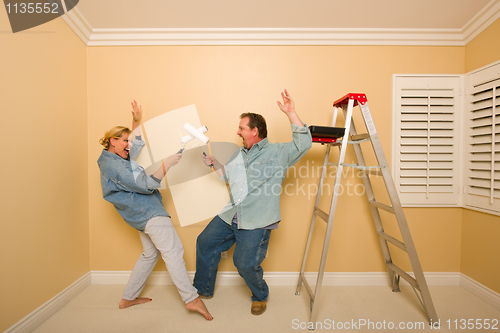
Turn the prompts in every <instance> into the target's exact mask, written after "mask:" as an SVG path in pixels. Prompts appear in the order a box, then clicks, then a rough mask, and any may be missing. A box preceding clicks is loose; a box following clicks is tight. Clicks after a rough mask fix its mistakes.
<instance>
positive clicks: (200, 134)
mask: <svg viewBox="0 0 500 333" xmlns="http://www.w3.org/2000/svg"><path fill="white" fill-rule="evenodd" d="M182 128H184V130H185V131H186V132H188V133H189V135H186V136H182V135H181V143H182V146H183V147H184V146H185V145H186V143H188V142H189V141H191V140H193V139H195V138H196V139H198V140H200V141H201V142H203V144H207V143H208V142H209V141H210V139H209V138H208V136H206V135H205V134H204V133H206V132H207V131H208V128H207V127H206V126H202V127H200V128H198V129H196V128H194V127H193V126H192V125H191V124H189V123H185V124H184V125H182ZM179 133H180V131H179ZM200 149H201V147H200ZM183 150H184V148H182V149H181V150H179V151H178V153H181V152H182V151H183ZM201 151H202V152H203V156H207V154H205V152H204V151H203V149H201ZM210 166H211V167H213V164H210Z"/></svg>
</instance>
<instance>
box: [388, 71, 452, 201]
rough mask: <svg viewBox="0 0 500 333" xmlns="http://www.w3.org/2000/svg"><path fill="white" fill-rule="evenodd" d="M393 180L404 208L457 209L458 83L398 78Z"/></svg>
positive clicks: (431, 79)
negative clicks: (449, 206)
mask: <svg viewBox="0 0 500 333" xmlns="http://www.w3.org/2000/svg"><path fill="white" fill-rule="evenodd" d="M398 79H401V80H398V81H399V87H398V90H397V91H396V94H397V96H396V101H397V102H396V103H397V104H396V105H395V106H396V109H399V110H397V111H396V117H395V118H396V123H395V126H396V131H395V132H396V137H395V140H396V143H395V146H396V147H395V148H396V154H395V156H394V158H395V159H396V160H395V162H396V163H395V169H394V174H395V177H394V180H395V183H396V187H397V189H398V191H399V192H400V198H401V202H402V203H403V205H404V206H434V205H457V204H458V187H457V182H458V173H457V172H458V168H457V165H458V143H457V142H456V141H457V140H456V139H457V130H458V125H459V124H458V123H459V121H458V114H459V112H458V109H459V104H460V101H459V87H460V84H459V83H460V81H459V78H457V77H453V78H447V77H431V78H429V77H404V78H398Z"/></svg>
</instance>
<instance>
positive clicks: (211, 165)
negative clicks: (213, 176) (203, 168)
mask: <svg viewBox="0 0 500 333" xmlns="http://www.w3.org/2000/svg"><path fill="white" fill-rule="evenodd" d="M203 156H205V157H208V156H207V154H205V152H203ZM204 160H205V161H206V159H204ZM210 162H212V158H210ZM205 164H206V162H205ZM207 166H209V167H211V168H213V167H214V164H213V163H210V165H208V164H207Z"/></svg>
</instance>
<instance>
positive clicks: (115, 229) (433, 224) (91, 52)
mask: <svg viewBox="0 0 500 333" xmlns="http://www.w3.org/2000/svg"><path fill="white" fill-rule="evenodd" d="M463 66H464V48H463V47H410V46H408V47H394V46H372V47H371V46H366V47H363V46H350V47H349V46H165V47H94V48H89V49H88V103H89V217H90V248H91V269H92V270H131V269H132V267H133V265H134V263H135V261H136V260H137V257H138V256H139V254H140V252H141V245H140V241H139V238H138V236H137V234H136V232H135V231H134V230H133V229H132V228H130V227H128V226H127V225H126V224H125V223H124V222H123V220H122V219H121V218H120V216H119V215H118V213H116V211H115V210H114V208H113V207H112V206H111V204H109V203H107V202H105V201H104V200H103V199H102V196H101V189H100V182H99V170H98V168H97V165H96V160H97V158H98V157H99V154H100V151H101V147H100V146H99V144H98V142H97V141H98V140H99V138H100V137H101V136H102V135H103V133H104V131H105V130H107V129H109V128H110V127H112V126H115V125H118V124H122V125H129V123H130V104H129V103H130V101H131V100H132V99H136V100H137V101H139V103H141V104H142V105H143V106H144V109H145V111H144V121H146V120H148V119H151V118H153V117H155V116H157V115H160V114H162V113H164V112H167V111H169V110H173V109H176V108H179V107H182V106H185V105H189V104H193V103H195V104H196V106H197V109H198V112H199V115H200V119H201V123H202V124H204V125H206V126H208V128H209V135H210V138H211V140H212V141H228V142H234V143H237V144H240V139H239V138H238V137H237V135H236V130H237V124H238V121H239V119H238V115H239V114H240V113H241V112H244V111H254V112H259V113H262V114H263V115H264V116H265V117H266V119H267V121H268V124H269V133H270V134H269V138H270V141H288V140H290V138H291V134H290V128H289V123H288V120H287V118H286V117H285V116H284V115H283V114H282V113H281V111H280V110H279V109H278V107H277V105H276V100H277V99H279V98H280V91H281V90H282V89H283V88H287V89H288V90H289V92H290V93H291V94H292V96H293V97H294V99H295V102H296V106H297V111H298V113H299V115H300V117H301V118H302V120H303V121H304V122H306V123H307V124H308V125H312V124H315V125H328V124H329V123H330V121H331V117H332V111H333V108H332V102H333V101H334V100H335V99H336V98H339V97H341V96H343V95H344V94H346V93H348V92H364V93H366V94H367V96H368V101H369V105H370V108H371V110H372V113H373V117H374V120H375V123H376V125H377V129H378V131H379V133H381V134H380V135H381V140H382V143H383V145H384V149H385V152H386V154H387V155H388V157H389V158H390V153H391V140H392V139H391V121H392V120H391V119H392V118H391V117H392V111H391V110H392V75H393V74H394V73H417V74H418V73H444V74H456V73H463ZM323 154H324V147H322V146H320V145H314V147H313V148H312V149H311V150H310V151H309V152H308V153H307V154H306V155H305V157H304V158H303V159H302V160H301V161H300V162H299V163H298V165H296V166H295V169H294V170H295V173H297V175H295V176H294V175H293V174H292V172H291V176H290V177H289V178H288V179H287V180H286V184H289V183H291V184H292V185H293V186H290V187H288V193H287V194H288V195H284V196H283V197H282V200H281V202H282V215H283V216H282V217H283V222H282V223H281V225H280V228H279V229H278V230H276V231H273V234H272V236H271V238H272V241H271V243H270V251H269V257H268V258H267V259H266V260H265V262H264V268H265V270H267V271H295V272H296V271H298V270H299V269H300V263H301V260H302V253H303V249H304V244H305V241H306V234H307V230H308V228H309V222H310V214H311V211H312V208H313V200H314V194H315V193H314V192H312V193H311V194H309V192H308V186H310V185H311V186H313V185H314V186H315V184H316V183H317V177H318V173H317V172H316V173H315V174H312V171H311V170H312V169H315V168H317V167H318V166H319V165H320V164H321V163H322V158H323ZM353 158H354V156H353V154H352V153H349V155H348V157H347V159H348V160H352V159H353ZM299 170H302V174H300V173H298V171H299ZM306 170H309V172H306ZM347 180H349V181H350V185H349V184H347V183H346V184H345V187H346V191H347V190H348V187H349V186H351V187H352V190H353V189H354V188H353V186H354V185H355V184H357V183H358V180H357V179H356V178H355V177H354V178H352V176H349V177H348V178H347ZM163 194H164V202H165V205H166V207H167V210H168V211H169V212H170V213H171V214H172V215H173V220H174V223H177V216H176V213H175V209H174V207H173V204H172V200H171V196H170V193H169V191H168V190H166V191H163ZM339 200H340V202H339V207H341V209H339V210H338V219H337V222H336V223H335V226H334V230H333V238H332V240H333V242H332V246H331V248H330V254H329V259H328V263H327V271H341V272H366V271H368V272H370V271H383V270H384V269H385V268H384V265H383V260H382V257H381V254H380V250H379V248H378V243H377V239H376V237H375V233H374V227H373V226H372V222H371V217H370V215H369V211H368V206H367V203H366V200H365V197H364V196H357V195H352V196H349V195H347V196H343V197H341V198H340V199H339ZM221 208H222V207H221ZM407 211H408V220H409V223H410V227H411V228H412V231H413V233H414V237H415V243H416V245H417V249H418V250H419V251H420V256H421V260H422V263H423V267H424V270H425V271H452V272H457V271H459V269H460V228H461V226H460V220H461V210H460V209H449V208H435V209H409V210H407ZM207 222H208V221H204V222H201V223H199V224H196V225H193V226H190V227H187V228H180V227H178V228H177V231H178V233H179V235H180V237H181V239H182V241H183V243H184V247H185V252H186V254H185V260H186V264H187V268H188V270H190V271H194V270H195V242H196V236H197V235H198V234H199V233H200V232H201V231H202V230H203V227H204V226H205V225H206V223H207ZM388 228H389V229H390V228H391V226H390V225H389V226H388ZM429 230H432V232H430V231H429ZM320 234H321V233H320V232H317V233H316V234H315V241H314V246H313V250H312V254H311V255H312V256H311V265H310V266H309V267H308V270H310V271H317V264H318V263H319V256H320V253H321V250H320V247H321V245H320V242H321V235H320ZM395 258H396V259H397V258H398V255H395ZM402 265H403V267H407V268H409V266H408V265H407V264H406V263H404V262H403V264H402ZM158 269H160V270H164V269H165V268H164V266H163V265H162V264H159V266H158ZM220 270H221V271H229V270H230V271H234V270H235V268H234V266H233V264H232V261H231V259H225V260H223V261H222V264H221V266H220Z"/></svg>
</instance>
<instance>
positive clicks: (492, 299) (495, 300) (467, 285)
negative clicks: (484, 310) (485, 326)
mask: <svg viewBox="0 0 500 333" xmlns="http://www.w3.org/2000/svg"><path fill="white" fill-rule="evenodd" d="M460 287H462V288H464V289H465V290H467V291H469V292H470V293H472V294H474V295H475V296H477V297H479V298H480V299H481V300H482V301H484V302H486V303H488V304H490V305H491V306H493V307H494V308H495V309H498V310H500V294H499V293H497V292H495V291H494V290H491V289H490V288H488V287H485V286H484V285H482V284H480V283H479V282H477V281H475V280H473V279H471V278H470V277H468V276H466V275H464V274H461V278H460Z"/></svg>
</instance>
